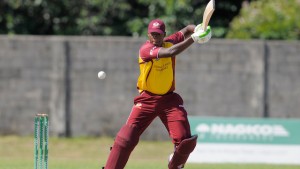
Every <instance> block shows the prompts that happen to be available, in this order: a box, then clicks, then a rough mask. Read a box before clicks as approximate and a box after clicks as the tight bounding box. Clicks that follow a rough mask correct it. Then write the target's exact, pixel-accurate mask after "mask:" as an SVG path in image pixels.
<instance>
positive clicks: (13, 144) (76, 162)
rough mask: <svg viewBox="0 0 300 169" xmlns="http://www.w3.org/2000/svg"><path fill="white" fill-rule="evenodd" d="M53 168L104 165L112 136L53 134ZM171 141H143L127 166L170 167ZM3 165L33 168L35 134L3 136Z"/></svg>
mask: <svg viewBox="0 0 300 169" xmlns="http://www.w3.org/2000/svg"><path fill="white" fill-rule="evenodd" d="M49 142H50V143H49V169H101V167H102V166H103V164H104V163H105V160H106V158H107V156H108V153H109V147H110V146H111V144H112V142H113V140H112V139H110V138H72V139H66V138H50V140H49ZM172 149H173V147H172V144H171V143H170V142H148V141H140V143H139V144H138V146H137V147H136V149H135V150H134V152H133V153H132V155H131V158H130V160H129V162H128V164H127V166H126V169H167V159H168V155H169V154H170V152H171V151H172ZM0 168H1V169H33V138H32V137H16V136H4V137H3V136H2V137H0ZM299 168H300V166H293V165H291V166H288V165H259V164H257V165H254V164H251V165H250V164H187V165H186V167H185V169H299Z"/></svg>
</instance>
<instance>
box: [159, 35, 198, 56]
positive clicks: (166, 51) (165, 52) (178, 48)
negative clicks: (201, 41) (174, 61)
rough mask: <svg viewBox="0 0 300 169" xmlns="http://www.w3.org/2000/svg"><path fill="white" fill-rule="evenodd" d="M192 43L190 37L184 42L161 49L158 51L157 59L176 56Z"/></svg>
mask: <svg viewBox="0 0 300 169" xmlns="http://www.w3.org/2000/svg"><path fill="white" fill-rule="evenodd" d="M193 43H194V40H193V39H192V38H191V37H189V38H187V39H185V40H184V41H182V42H180V43H177V44H175V45H173V46H171V47H169V48H163V47H162V48H161V49H160V50H159V53H158V57H159V58H163V57H172V56H175V55H178V54H179V53H181V52H182V51H184V50H185V49H186V48H188V47H189V46H191V44H193Z"/></svg>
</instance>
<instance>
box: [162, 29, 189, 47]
mask: <svg viewBox="0 0 300 169" xmlns="http://www.w3.org/2000/svg"><path fill="white" fill-rule="evenodd" d="M164 41H166V42H171V43H173V44H177V43H180V42H182V41H184V35H183V33H182V32H180V31H179V32H176V33H174V34H172V35H170V36H168V37H166V38H165V39H164Z"/></svg>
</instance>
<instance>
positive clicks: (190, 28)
mask: <svg viewBox="0 0 300 169" xmlns="http://www.w3.org/2000/svg"><path fill="white" fill-rule="evenodd" d="M195 27H196V26H195V25H188V26H186V27H184V28H183V29H181V30H180V32H182V34H183V36H184V38H185V39H187V38H188V37H190V36H191V35H192V34H193V33H194V30H195Z"/></svg>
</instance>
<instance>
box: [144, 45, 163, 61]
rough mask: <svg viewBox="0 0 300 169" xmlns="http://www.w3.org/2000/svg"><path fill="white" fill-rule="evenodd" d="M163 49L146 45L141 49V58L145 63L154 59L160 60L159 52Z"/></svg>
mask: <svg viewBox="0 0 300 169" xmlns="http://www.w3.org/2000/svg"><path fill="white" fill-rule="evenodd" d="M160 48H161V47H158V46H154V45H152V44H150V43H146V44H145V45H143V46H142V47H141V48H140V57H141V59H143V61H145V62H147V61H150V60H152V59H157V58H158V52H159V50H160Z"/></svg>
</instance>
